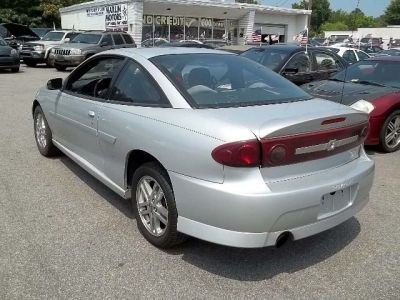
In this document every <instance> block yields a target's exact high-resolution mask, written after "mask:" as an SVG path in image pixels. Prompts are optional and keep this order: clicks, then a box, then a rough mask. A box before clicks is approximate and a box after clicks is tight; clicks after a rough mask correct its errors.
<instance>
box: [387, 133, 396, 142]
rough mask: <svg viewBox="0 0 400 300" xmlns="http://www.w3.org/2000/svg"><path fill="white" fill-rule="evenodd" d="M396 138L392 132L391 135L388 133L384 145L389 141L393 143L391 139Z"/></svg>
mask: <svg viewBox="0 0 400 300" xmlns="http://www.w3.org/2000/svg"><path fill="white" fill-rule="evenodd" d="M395 137H396V133H395V132H394V131H392V132H391V133H389V134H388V135H387V136H386V143H388V144H389V143H390V142H391V141H393V139H394V138H395Z"/></svg>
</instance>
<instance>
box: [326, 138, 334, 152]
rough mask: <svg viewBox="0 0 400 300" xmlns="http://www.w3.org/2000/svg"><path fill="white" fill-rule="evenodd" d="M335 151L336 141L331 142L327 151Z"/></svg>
mask: <svg viewBox="0 0 400 300" xmlns="http://www.w3.org/2000/svg"><path fill="white" fill-rule="evenodd" d="M335 149H336V140H332V141H329V142H328V145H327V147H326V150H327V151H333V150H335Z"/></svg>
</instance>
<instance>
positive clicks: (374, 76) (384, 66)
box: [331, 60, 400, 88]
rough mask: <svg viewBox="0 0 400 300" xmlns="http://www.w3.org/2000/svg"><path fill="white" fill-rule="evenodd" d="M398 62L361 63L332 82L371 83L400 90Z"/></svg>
mask: <svg viewBox="0 0 400 300" xmlns="http://www.w3.org/2000/svg"><path fill="white" fill-rule="evenodd" d="M399 73H400V62H397V61H374V60H368V61H362V62H359V63H356V64H354V65H352V66H350V67H348V68H347V71H346V70H343V71H341V72H339V73H337V74H336V75H335V76H333V77H332V78H331V79H333V80H341V81H346V82H354V83H365V84H368V83H372V84H376V85H384V86H390V87H394V88H400V77H399V76H398V74H399Z"/></svg>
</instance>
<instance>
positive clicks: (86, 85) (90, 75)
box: [66, 57, 124, 99]
mask: <svg viewBox="0 0 400 300" xmlns="http://www.w3.org/2000/svg"><path fill="white" fill-rule="evenodd" d="M123 61H124V60H123V59H122V58H111V57H107V58H97V59H93V60H90V61H89V62H87V63H86V64H85V65H83V67H81V68H79V69H78V70H77V71H76V72H74V73H73V74H72V76H71V78H70V79H69V81H68V82H67V86H66V90H67V91H71V92H73V93H77V94H80V95H84V96H90V97H96V98H103V99H104V98H105V97H106V95H107V92H108V89H109V88H110V84H111V80H112V78H113V77H114V76H115V74H116V72H117V71H118V69H119V68H120V66H121V65H122V63H123Z"/></svg>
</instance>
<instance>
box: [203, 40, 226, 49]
mask: <svg viewBox="0 0 400 300" xmlns="http://www.w3.org/2000/svg"><path fill="white" fill-rule="evenodd" d="M203 44H204V45H208V46H211V47H212V48H214V49H216V48H220V47H223V46H226V45H229V43H228V41H226V40H204V41H203Z"/></svg>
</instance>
